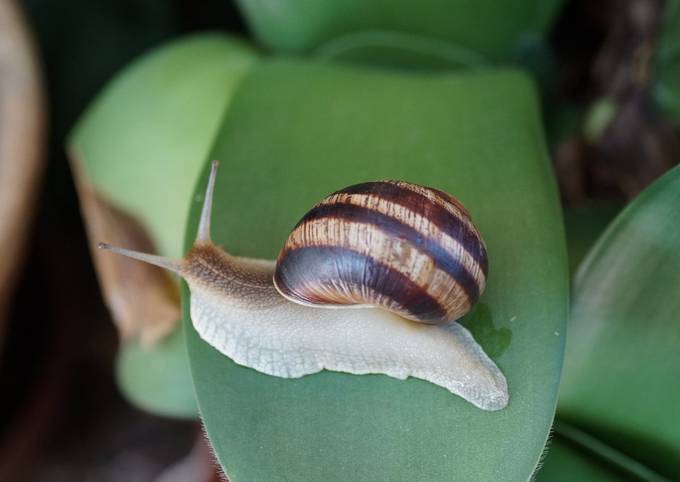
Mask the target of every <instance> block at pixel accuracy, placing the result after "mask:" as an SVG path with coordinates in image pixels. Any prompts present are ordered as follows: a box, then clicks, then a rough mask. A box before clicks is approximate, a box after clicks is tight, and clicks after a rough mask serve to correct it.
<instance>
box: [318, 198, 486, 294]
mask: <svg viewBox="0 0 680 482" xmlns="http://www.w3.org/2000/svg"><path fill="white" fill-rule="evenodd" d="M336 203H345V204H353V205H355V206H361V207H365V208H367V209H371V210H373V211H376V212H378V213H380V214H384V215H386V216H389V217H391V218H393V219H396V220H397V221H399V222H401V223H403V224H405V225H407V226H409V227H411V228H413V229H415V230H416V231H418V232H419V233H421V234H423V235H424V236H426V237H428V238H430V239H432V240H434V241H435V242H436V243H437V244H439V245H440V246H441V247H442V248H444V249H445V250H446V251H447V252H449V253H450V254H451V255H452V256H453V257H454V258H455V259H457V260H459V261H460V263H461V264H462V265H463V267H464V268H465V269H466V270H467V271H468V273H470V275H471V276H472V277H473V278H474V279H475V281H476V283H477V286H479V292H480V293H482V292H483V291H484V287H485V285H486V277H485V276H484V272H483V271H482V268H481V266H480V265H479V263H477V261H475V259H474V258H473V257H472V255H471V254H470V253H469V252H468V251H467V250H466V249H465V247H464V246H463V245H462V244H461V243H460V242H459V241H458V240H457V239H455V238H453V237H451V236H449V235H448V234H447V233H445V232H444V231H442V230H441V229H439V228H438V227H437V225H435V224H434V223H432V222H430V221H429V220H428V219H427V218H425V217H424V216H422V215H420V214H418V213H415V212H413V211H411V210H410V209H408V208H407V207H405V206H401V205H399V204H396V203H393V202H390V201H388V200H385V199H383V198H381V197H380V196H379V195H375V194H345V193H338V194H334V195H333V196H331V197H329V198H328V199H326V200H324V201H323V202H321V203H320V204H336ZM450 212H452V213H453V211H450ZM455 215H456V217H460V216H462V215H461V214H455ZM462 219H463V220H464V221H465V222H466V223H469V220H468V219H467V216H462ZM468 229H471V230H472V231H473V232H475V233H476V230H475V229H474V226H471V227H470V226H469V227H468Z"/></svg>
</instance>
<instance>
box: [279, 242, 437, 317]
mask: <svg viewBox="0 0 680 482" xmlns="http://www.w3.org/2000/svg"><path fill="white" fill-rule="evenodd" d="M338 280H342V281H343V282H342V284H340V283H338ZM274 281H275V283H276V286H277V288H278V289H279V291H281V293H282V294H284V295H285V296H286V297H288V298H291V299H294V300H297V301H300V302H302V303H305V304H316V305H347V304H365V303H366V301H365V300H366V298H367V297H371V298H373V301H374V303H375V304H376V305H377V306H381V307H383V308H385V309H388V310H390V311H393V312H396V313H400V314H402V315H403V316H405V317H407V318H412V319H417V320H419V321H423V322H429V323H441V320H442V319H445V318H446V311H445V310H444V308H442V306H441V305H440V304H439V303H438V302H437V300H435V299H434V298H432V297H431V296H430V295H429V294H428V293H427V292H426V291H425V290H424V289H423V288H421V287H420V286H418V285H417V284H415V283H414V282H413V281H411V280H410V279H409V278H407V277H406V276H404V275H403V274H401V273H399V272H398V271H395V270H394V269H392V268H390V267H389V266H385V265H383V264H381V263H378V262H376V260H374V259H373V258H370V257H368V256H365V255H363V254H361V253H357V252H355V251H352V250H349V249H346V248H339V247H336V246H313V247H306V248H298V249H292V250H284V251H282V252H281V255H280V257H279V259H278V263H277V268H276V272H275V274H274ZM290 286H294V287H295V290H294V291H293V290H290V289H288V287H290ZM362 292H363V293H362Z"/></svg>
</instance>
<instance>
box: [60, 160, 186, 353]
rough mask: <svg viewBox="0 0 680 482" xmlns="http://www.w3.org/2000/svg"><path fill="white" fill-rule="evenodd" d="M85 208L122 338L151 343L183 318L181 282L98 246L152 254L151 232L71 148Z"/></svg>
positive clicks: (91, 241)
mask: <svg viewBox="0 0 680 482" xmlns="http://www.w3.org/2000/svg"><path fill="white" fill-rule="evenodd" d="M70 154H71V155H70V158H71V168H72V171H73V174H74V178H75V182H76V188H77V191H78V198H79V200H80V208H81V212H82V215H83V219H84V220H85V226H86V230H87V235H88V239H89V244H90V250H91V252H92V257H93V259H94V263H95V268H96V271H97V276H98V278H99V283H100V285H101V288H102V291H103V295H104V299H105V301H106V304H107V305H108V307H109V310H110V311H111V314H112V317H113V320H114V323H115V324H116V327H117V328H118V332H119V334H120V336H121V338H122V339H123V340H129V339H131V338H139V340H140V341H141V342H142V344H145V345H152V344H153V343H155V342H157V341H158V340H160V339H161V338H163V337H164V336H165V335H167V334H168V333H170V332H171V331H172V330H173V329H174V328H175V327H176V326H177V323H178V322H179V319H180V301H179V299H180V298H179V285H178V283H177V281H176V280H175V279H174V278H173V277H172V276H171V275H170V274H168V273H167V272H165V271H163V270H162V269H160V268H157V267H155V266H151V265H148V264H145V263H140V262H138V261H134V260H132V259H129V258H126V257H123V256H118V255H115V254H113V253H111V252H107V251H102V250H99V249H97V247H96V246H97V243H99V242H102V241H103V242H107V243H110V244H113V245H115V246H123V247H125V248H129V249H134V250H137V251H143V252H146V253H153V252H154V246H153V242H152V241H151V237H150V236H149V234H148V233H147V231H146V229H145V228H144V226H143V224H142V223H141V222H140V221H139V220H137V219H136V218H135V217H134V216H133V215H132V214H130V213H126V212H124V211H123V210H121V209H119V208H117V207H116V206H114V205H113V203H112V202H110V201H108V200H106V199H104V197H103V196H102V195H101V194H100V193H98V192H97V191H96V189H95V188H94V186H93V185H92V183H91V182H90V180H89V179H88V177H87V175H86V173H85V170H84V166H83V164H82V162H81V160H80V158H79V157H78V155H77V154H75V153H73V152H71V153H70Z"/></svg>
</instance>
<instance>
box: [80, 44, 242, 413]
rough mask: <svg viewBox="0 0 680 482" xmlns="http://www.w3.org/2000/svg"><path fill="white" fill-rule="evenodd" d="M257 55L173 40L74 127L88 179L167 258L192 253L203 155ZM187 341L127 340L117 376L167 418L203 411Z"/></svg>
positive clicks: (131, 394)
mask: <svg viewBox="0 0 680 482" xmlns="http://www.w3.org/2000/svg"><path fill="white" fill-rule="evenodd" d="M254 59H255V55H254V53H253V51H252V50H251V49H250V48H248V47H246V46H245V45H243V44H242V43H240V42H239V41H237V40H235V39H233V38H230V37H228V36H225V35H218V34H203V35H197V36H192V37H187V38H184V39H179V40H176V41H174V42H171V43H170V44H167V45H165V46H163V47H161V48H159V49H156V50H154V51H152V52H150V53H148V54H146V55H144V56H143V57H142V58H140V59H139V60H137V61H136V62H134V63H133V64H132V65H130V66H129V67H127V68H126V69H125V70H123V71H122V72H121V73H120V74H119V75H118V76H117V77H116V78H114V80H113V81H112V82H111V83H110V84H109V85H108V86H107V87H106V88H105V89H104V90H103V92H102V93H101V94H100V95H99V96H98V97H97V99H96V100H95V101H94V102H93V103H92V105H91V106H90V107H89V108H88V110H87V111H86V112H85V114H84V115H83V117H82V118H81V119H80V121H79V122H78V124H77V126H76V127H75V129H74V131H73V132H72V133H71V136H70V139H69V150H70V151H71V153H73V154H74V155H76V156H77V158H78V160H79V162H80V164H81V165H82V166H81V167H82V169H83V171H84V174H85V176H86V177H87V181H88V182H89V183H91V184H92V185H93V187H94V189H95V190H96V191H97V193H98V195H100V196H102V198H103V199H105V200H106V202H108V203H110V204H111V205H113V206H115V208H117V209H119V210H121V211H122V212H125V213H128V214H130V215H132V216H133V217H134V219H136V220H137V221H139V223H140V224H141V227H142V229H143V230H144V232H145V233H146V234H147V235H148V236H149V237H150V239H151V241H152V242H153V244H154V246H155V248H156V250H157V252H158V253H159V254H161V255H164V256H169V257H173V258H177V257H180V256H181V255H182V254H183V253H182V242H183V239H184V229H185V223H186V219H187V216H188V200H189V198H190V197H191V195H192V193H193V188H194V185H195V183H196V179H197V177H198V175H199V172H200V169H201V166H202V161H203V159H204V158H205V157H206V155H207V153H208V150H209V148H210V146H211V144H212V141H213V139H214V137H215V135H216V131H217V129H218V127H219V124H220V120H221V118H222V115H223V114H224V110H225V109H226V108H227V106H228V103H229V100H230V98H231V95H232V93H233V91H234V89H235V86H236V85H237V84H238V82H239V80H240V79H241V77H242V76H243V75H244V73H245V72H246V71H247V70H248V68H249V67H250V65H251V64H252V63H253V61H254ZM81 201H82V200H81ZM96 241H106V240H96ZM135 321H137V322H139V323H141V324H143V323H147V322H150V321H151V322H153V320H145V319H140V320H135ZM182 338H183V335H182V332H181V329H180V326H179V325H178V327H177V328H176V329H175V333H173V334H171V335H170V338H169V339H166V340H162V341H161V342H160V343H159V344H157V345H155V346H140V345H139V343H138V342H137V341H135V340H130V341H128V340H124V341H123V342H124V344H123V346H122V347H121V351H120V354H119V360H118V366H117V372H118V380H119V382H120V386H121V389H122V390H123V392H124V393H125V394H126V395H127V396H128V398H129V399H130V400H132V401H133V402H135V403H137V404H139V405H140V406H141V407H142V408H145V409H147V410H150V411H153V412H156V413H159V414H164V415H171V416H196V404H195V400H194V397H193V388H192V385H191V377H190V372H189V369H188V362H187V359H186V350H185V347H184V343H183V342H182Z"/></svg>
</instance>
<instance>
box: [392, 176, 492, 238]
mask: <svg viewBox="0 0 680 482" xmlns="http://www.w3.org/2000/svg"><path fill="white" fill-rule="evenodd" d="M386 182H390V183H392V184H396V185H397V186H399V187H402V188H404V189H408V190H409V191H412V192H415V193H418V194H420V195H421V196H425V197H426V198H427V199H429V200H430V201H432V202H433V203H435V204H437V205H438V206H441V207H443V208H444V209H446V210H447V211H448V212H450V213H451V214H453V215H454V216H455V217H457V218H458V219H460V220H461V221H463V223H464V224H465V226H466V227H467V228H468V229H469V230H470V231H471V232H472V233H473V234H474V235H475V236H476V237H477V239H479V240H480V241H481V242H482V244H484V245H485V246H486V243H484V240H483V239H482V237H481V236H480V235H479V232H478V231H477V228H475V226H474V225H473V224H472V221H470V217H469V214H467V213H465V212H463V211H462V210H461V209H460V208H459V207H458V206H456V205H455V204H454V203H452V202H449V201H447V200H444V199H442V198H441V197H439V195H437V194H436V193H435V192H433V191H431V190H429V189H427V188H425V187H423V186H419V185H418V184H411V183H410V182H401V181H397V182H394V181H386ZM458 202H459V203H460V201H458Z"/></svg>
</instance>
